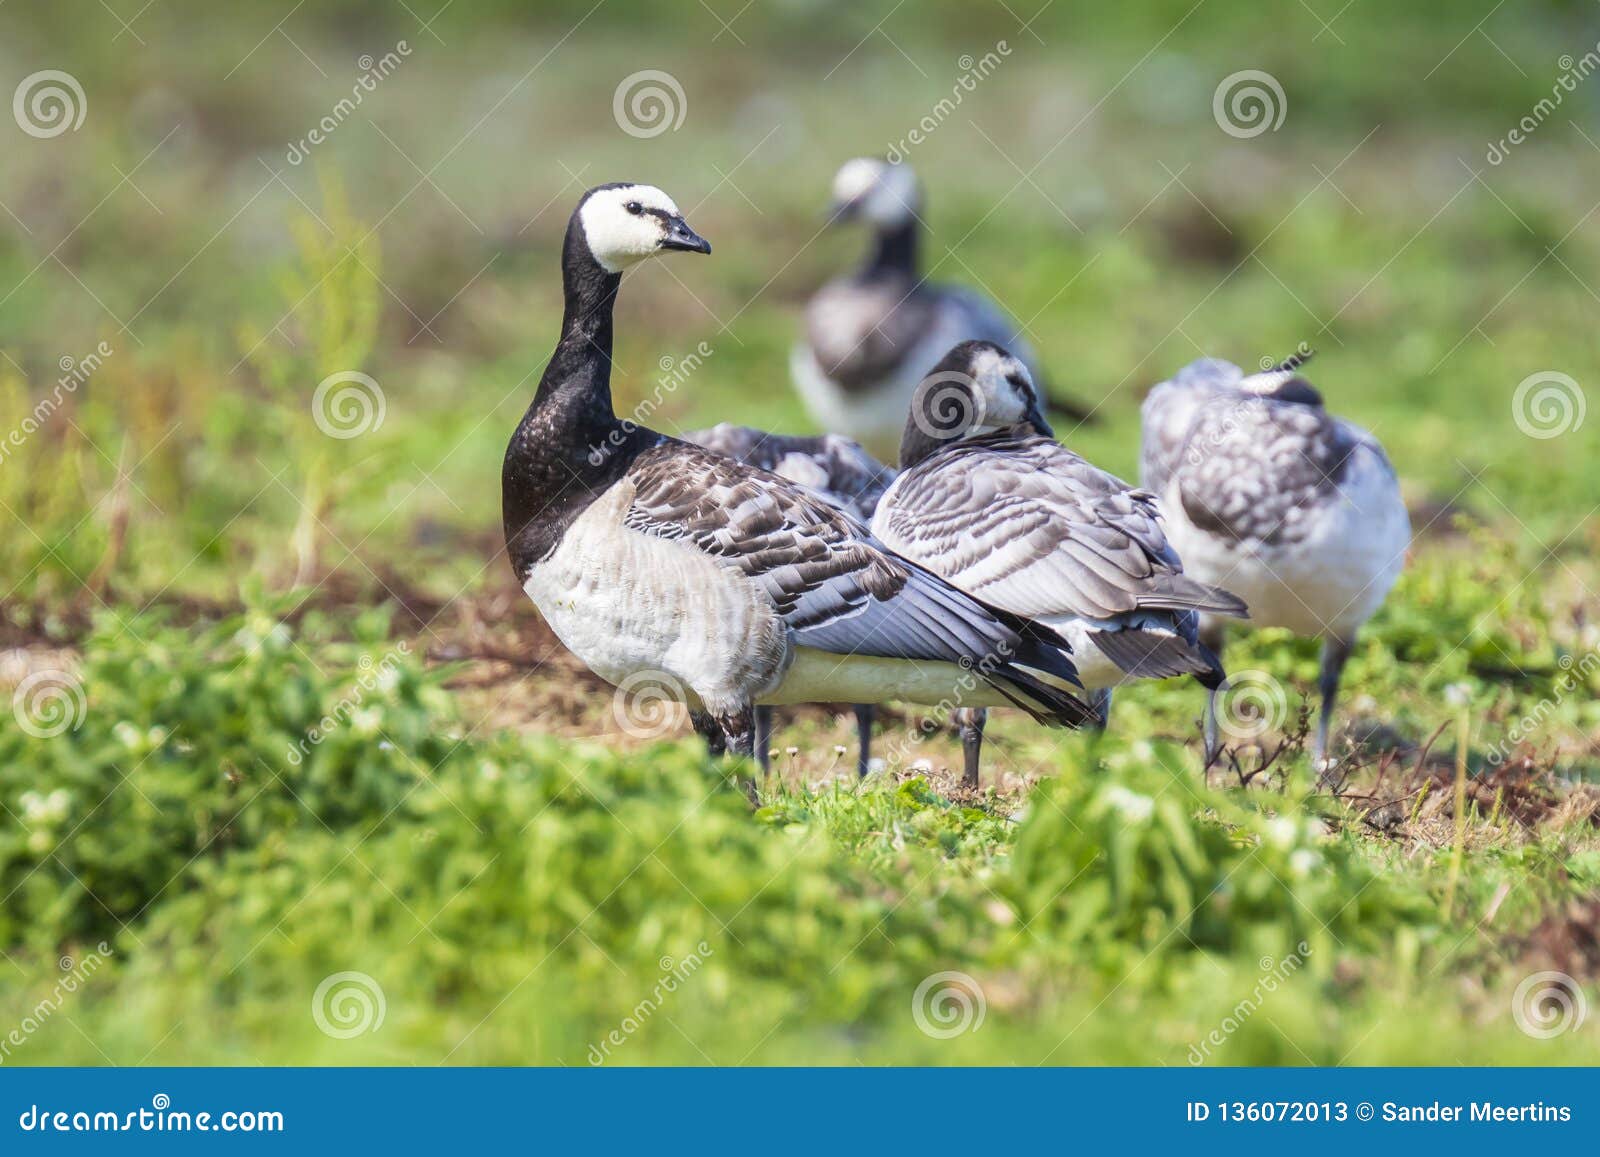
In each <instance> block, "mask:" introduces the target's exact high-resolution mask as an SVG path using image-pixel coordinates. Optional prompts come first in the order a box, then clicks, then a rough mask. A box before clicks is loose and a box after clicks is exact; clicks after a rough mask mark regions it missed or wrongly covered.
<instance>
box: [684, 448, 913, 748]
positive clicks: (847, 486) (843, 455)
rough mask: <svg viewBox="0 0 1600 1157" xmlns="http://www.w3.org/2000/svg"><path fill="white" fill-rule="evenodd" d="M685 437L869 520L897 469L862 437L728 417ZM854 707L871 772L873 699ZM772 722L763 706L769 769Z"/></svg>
mask: <svg viewBox="0 0 1600 1157" xmlns="http://www.w3.org/2000/svg"><path fill="white" fill-rule="evenodd" d="M684 439H685V440H686V441H689V442H693V443H694V444H695V445H697V446H704V447H705V448H706V449H708V450H715V451H716V452H717V453H718V454H726V455H727V456H728V457H729V458H736V459H738V460H739V461H740V462H743V463H745V464H746V465H747V466H754V467H756V468H757V469H760V470H770V471H771V472H772V473H774V474H777V475H779V476H781V477H783V478H787V479H789V481H791V482H795V483H798V484H800V485H801V486H804V487H805V488H806V489H807V490H809V491H811V492H812V493H813V494H816V495H817V496H818V497H820V498H822V499H824V500H826V501H827V502H829V503H831V504H832V505H834V506H837V507H838V508H839V509H840V510H843V511H844V512H845V513H846V514H849V515H851V516H853V517H854V518H856V519H857V520H859V521H860V522H861V523H862V524H863V525H866V524H868V523H870V522H871V521H872V512H873V511H874V510H876V509H877V507H878V499H879V498H881V497H882V496H883V492H884V490H885V489H887V488H888V486H889V483H891V482H893V481H894V471H893V470H891V469H890V468H889V467H887V466H885V465H884V464H883V463H882V462H879V461H878V460H877V459H876V458H874V457H873V456H872V455H871V454H868V453H867V452H866V450H864V449H862V447H861V444H860V443H859V442H852V441H851V440H850V439H849V438H842V437H840V436H839V435H838V434H821V435H818V436H815V437H795V436H792V435H785V434H769V433H767V432H766V431H765V430H757V429H755V428H754V427H753V426H735V425H733V424H732V423H730V422H723V423H721V424H720V425H717V426H713V427H711V428H710V429H707V430H692V431H690V432H689V433H687V434H685V435H684ZM854 707H855V716H856V732H857V736H858V742H857V746H856V774H857V775H866V774H867V770H868V766H869V764H870V763H871V758H872V720H873V715H874V711H873V707H872V704H870V703H857V704H855V705H854ZM772 727H773V723H772V708H771V707H757V708H756V738H755V743H756V757H757V759H759V760H760V762H761V766H762V767H763V768H765V767H766V766H767V765H768V762H769V760H770V759H771V743H772Z"/></svg>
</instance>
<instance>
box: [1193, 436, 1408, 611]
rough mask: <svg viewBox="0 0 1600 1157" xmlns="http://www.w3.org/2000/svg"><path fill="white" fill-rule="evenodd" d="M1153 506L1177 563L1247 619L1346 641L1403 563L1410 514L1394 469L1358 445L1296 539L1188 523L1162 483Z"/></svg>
mask: <svg viewBox="0 0 1600 1157" xmlns="http://www.w3.org/2000/svg"><path fill="white" fill-rule="evenodd" d="M1162 513H1163V515H1164V516H1165V519H1166V526H1167V538H1168V540H1169V541H1170V542H1171V543H1172V545H1173V547H1174V548H1175V549H1176V550H1177V552H1178V555H1179V557H1180V558H1182V559H1183V569H1184V571H1185V572H1186V573H1188V574H1190V575H1192V576H1194V577H1195V578H1197V579H1199V580H1201V581H1202V582H1207V583H1211V584H1214V585H1216V586H1220V587H1222V588H1224V589H1226V590H1230V591H1232V592H1233V593H1234V594H1236V595H1238V596H1239V597H1240V598H1242V599H1244V601H1245V603H1246V604H1247V605H1248V606H1249V608H1250V623H1251V625H1254V626H1267V627H1287V628H1288V629H1289V630H1291V631H1294V632H1295V633H1296V634H1300V635H1312V636H1316V635H1323V634H1334V635H1339V636H1341V637H1345V638H1348V637H1350V636H1352V635H1353V634H1354V632H1355V630H1356V629H1357V628H1358V627H1360V626H1361V624H1362V623H1364V622H1366V621H1367V619H1369V618H1371V617H1372V615H1373V613H1374V612H1375V611H1376V610H1377V609H1378V607H1379V606H1381V605H1382V603H1383V600H1384V598H1385V597H1386V596H1387V595H1388V593H1389V590H1390V588H1391V587H1393V586H1394V584H1395V580H1396V579H1398V578H1399V577H1400V571H1401V568H1402V567H1403V566H1404V565H1405V555H1406V550H1407V548H1408V547H1409V545H1410V541H1411V521H1410V518H1409V517H1408V516H1407V514H1406V509H1405V504H1404V502H1403V501H1402V500H1401V498H1400V490H1399V487H1398V486H1397V485H1396V483H1395V480H1394V476H1393V475H1392V474H1391V473H1390V472H1389V470H1388V469H1387V467H1386V466H1385V465H1384V463H1383V462H1382V461H1380V460H1379V458H1378V456H1377V454H1376V453H1375V452H1373V451H1371V450H1369V449H1367V448H1365V447H1360V448H1358V449H1357V450H1356V451H1355V452H1354V454H1353V455H1352V457H1351V459H1350V463H1349V466H1348V468H1347V473H1346V475H1345V478H1344V480H1343V481H1342V483H1341V484H1340V487H1339V490H1338V491H1337V492H1336V493H1334V494H1329V495H1325V496H1323V497H1322V499H1321V501H1319V503H1318V504H1317V506H1316V507H1315V508H1314V509H1307V510H1305V511H1304V512H1303V513H1304V519H1303V521H1302V523H1301V527H1302V529H1303V531H1304V533H1303V536H1302V537H1300V538H1299V539H1298V540H1297V541H1296V542H1293V543H1288V544H1280V545H1277V546H1269V545H1261V544H1249V545H1246V544H1242V543H1237V542H1233V541H1230V540H1228V539H1226V538H1222V537H1219V536H1217V535H1214V534H1212V533H1210V532H1209V531H1205V530H1201V529H1200V528H1198V527H1196V526H1195V525H1194V524H1193V523H1192V522H1190V521H1189V519H1188V517H1187V516H1186V515H1185V513H1184V510H1183V503H1182V502H1181V501H1179V495H1178V489H1177V486H1176V484H1175V482H1174V483H1173V484H1169V486H1168V493H1167V495H1166V496H1165V502H1164V503H1163V507H1162Z"/></svg>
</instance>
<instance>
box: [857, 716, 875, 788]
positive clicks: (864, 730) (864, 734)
mask: <svg viewBox="0 0 1600 1157" xmlns="http://www.w3.org/2000/svg"><path fill="white" fill-rule="evenodd" d="M874 714H875V712H874V710H873V707H872V704H870V703H857V704H856V732H857V733H858V735H859V736H860V741H861V742H860V745H859V746H858V748H857V755H856V775H857V776H865V775H866V774H867V765H868V764H870V763H871V762H872V717H873V715H874Z"/></svg>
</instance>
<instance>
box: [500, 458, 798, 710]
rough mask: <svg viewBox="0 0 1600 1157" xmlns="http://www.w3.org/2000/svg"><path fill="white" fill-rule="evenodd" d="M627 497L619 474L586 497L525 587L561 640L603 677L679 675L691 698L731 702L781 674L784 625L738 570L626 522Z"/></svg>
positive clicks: (720, 705) (710, 703) (727, 705)
mask: <svg viewBox="0 0 1600 1157" xmlns="http://www.w3.org/2000/svg"><path fill="white" fill-rule="evenodd" d="M632 499H633V488H632V487H631V486H630V485H628V484H627V483H625V482H624V483H619V484H618V485H616V486H614V487H612V488H611V490H609V491H607V492H606V493H605V494H604V495H602V496H601V497H600V498H599V499H598V500H597V501H595V502H594V503H593V504H591V505H590V507H589V508H588V509H587V510H586V511H584V513H583V514H582V515H580V516H579V517H578V519H577V520H576V521H575V522H574V523H573V524H572V525H571V526H570V527H569V528H568V529H567V533H566V534H565V535H564V536H563V537H562V540H561V543H560V545H559V546H557V548H556V550H555V552H554V553H553V554H552V555H551V556H550V557H549V558H548V559H546V560H545V561H544V562H542V563H538V564H536V565H535V566H534V567H533V568H532V569H531V570H530V572H529V574H528V577H527V580H526V582H525V583H524V585H523V589H524V590H526V591H527V593H528V597H529V598H531V599H532V600H533V602H534V605H535V606H537V607H538V608H539V613H540V614H542V615H543V616H544V618H545V621H546V622H548V623H549V624H550V629H551V630H552V631H554V632H555V635H556V637H557V638H558V639H560V640H561V642H562V644H563V645H564V646H565V647H566V648H567V649H568V650H570V651H571V652H572V653H573V654H574V655H576V656H577V657H578V658H579V659H580V660H582V661H583V663H584V664H585V665H586V666H587V667H588V668H589V669H590V670H591V671H593V672H594V673H595V674H596V675H599V676H600V677H601V678H602V679H604V680H606V681H607V682H608V683H612V684H617V685H620V684H622V683H623V681H624V680H626V679H627V678H628V677H629V676H630V675H637V674H640V673H646V672H648V673H651V674H660V675H665V676H669V677H670V678H669V679H667V680H661V683H663V684H664V685H666V686H668V687H671V686H672V684H673V683H674V682H675V683H676V684H678V685H679V686H680V687H681V688H682V690H683V692H684V694H683V699H684V701H685V702H687V703H689V705H691V706H698V705H700V704H702V703H703V704H704V705H705V706H707V707H708V708H710V709H711V710H712V711H722V710H734V709H736V708H737V707H738V706H739V705H740V704H742V703H746V702H749V700H750V699H751V698H752V697H753V696H754V694H755V693H756V692H757V690H758V689H760V688H762V687H765V686H767V685H768V684H769V683H771V682H772V681H774V680H775V679H776V678H777V677H778V676H779V675H780V674H781V672H782V671H783V669H784V665H785V664H786V663H787V661H788V658H789V649H790V648H789V642H788V631H787V629H786V628H785V627H784V625H783V624H782V622H781V621H780V620H779V619H778V617H777V614H776V612H775V611H774V609H773V607H772V604H771V602H770V601H769V600H768V599H767V597H766V595H765V593H764V592H763V591H761V590H760V589H759V588H758V587H757V586H756V585H755V584H754V583H752V582H750V581H749V580H747V579H745V578H744V577H743V576H742V575H740V574H739V573H738V572H736V571H734V570H732V569H731V568H728V567H725V566H723V565H722V564H720V563H718V562H716V561H715V560H714V559H711V558H709V557H708V556H706V555H705V554H703V553H701V552H700V551H699V550H696V549H695V548H694V547H693V546H690V545H687V544H684V543H679V542H673V541H670V540H668V539H663V538H655V537H653V536H651V535H647V534H641V533H639V532H638V531H634V530H629V529H627V528H626V527H624V526H623V525H622V516H623V513H624V512H625V511H626V510H627V508H628V504H629V503H630V502H631V501H632ZM697 700H698V703H697V702H696V701H697Z"/></svg>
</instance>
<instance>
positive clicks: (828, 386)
mask: <svg viewBox="0 0 1600 1157" xmlns="http://www.w3.org/2000/svg"><path fill="white" fill-rule="evenodd" d="M842 323H843V319H841V324H842ZM969 336H970V335H969V334H968V333H967V332H966V327H965V325H964V324H963V323H962V318H961V317H960V315H959V314H958V312H957V311H956V310H954V309H951V308H945V307H941V308H940V309H939V311H938V313H937V314H936V320H935V322H934V324H933V325H931V326H929V327H928V332H927V333H926V334H925V335H923V337H922V338H921V340H919V341H918V342H917V344H916V345H915V346H913V347H912V349H911V350H910V351H909V352H908V353H907V354H906V356H905V357H903V358H901V359H900V361H899V362H897V363H896V364H895V367H894V369H893V370H892V371H891V372H890V373H888V374H887V375H885V376H884V377H883V378H882V379H881V380H880V381H877V382H874V383H873V384H872V385H871V386H869V387H866V388H864V389H860V390H853V391H852V390H846V389H845V388H844V387H843V386H841V385H839V384H838V383H837V382H835V381H834V380H833V379H832V378H830V377H829V376H828V374H827V371H825V370H824V369H823V368H822V366H820V365H819V364H818V363H817V359H816V356H815V355H814V354H813V353H812V352H811V347H810V346H808V345H806V344H805V343H804V342H801V343H799V344H797V345H796V346H795V347H794V349H793V350H792V351H791V352H790V355H789V373H790V376H792V377H793V378H794V384H795V388H796V389H797V390H798V391H799V394H800V400H801V401H803V402H804V403H805V405H806V409H807V410H808V411H810V413H811V417H812V420H813V421H815V422H816V423H817V425H819V426H821V427H822V428H823V429H825V430H831V431H833V432H834V433H837V434H843V435H844V436H845V437H847V438H854V439H855V440H856V441H857V442H860V443H861V444H862V445H863V446H865V447H866V448H867V449H868V451H870V452H871V453H873V454H876V455H877V456H879V457H881V458H888V459H890V460H891V461H892V460H893V459H894V458H895V457H896V456H897V455H898V454H899V449H900V436H901V435H902V434H903V433H904V432H905V428H906V419H907V417H908V416H909V415H910V413H911V399H912V397H913V396H914V395H915V394H916V391H917V385H918V383H920V382H921V381H922V379H923V376H924V375H925V374H927V372H928V371H929V370H931V369H932V368H933V367H934V366H936V365H938V363H939V360H940V359H941V358H943V357H944V355H945V354H947V353H949V352H950V350H951V347H953V346H955V345H957V344H958V343H960V342H961V341H963V340H965V339H966V338H967V337H969Z"/></svg>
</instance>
